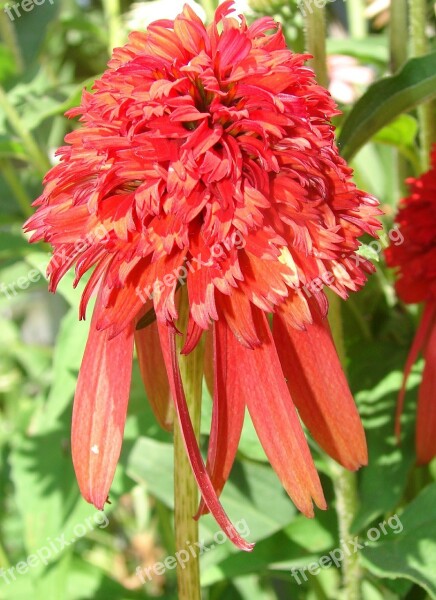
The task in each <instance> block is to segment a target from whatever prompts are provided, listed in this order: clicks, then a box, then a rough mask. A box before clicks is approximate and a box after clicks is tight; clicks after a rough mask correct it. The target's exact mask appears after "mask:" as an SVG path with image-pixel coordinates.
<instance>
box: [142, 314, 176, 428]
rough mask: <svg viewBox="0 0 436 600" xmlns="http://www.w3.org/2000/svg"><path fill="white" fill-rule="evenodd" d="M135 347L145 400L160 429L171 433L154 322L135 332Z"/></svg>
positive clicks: (164, 375) (167, 390) (164, 374)
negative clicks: (148, 403) (145, 394)
mask: <svg viewBox="0 0 436 600" xmlns="http://www.w3.org/2000/svg"><path fill="white" fill-rule="evenodd" d="M135 345H136V350H137V353H138V362H139V368H140V370H141V376H142V381H143V382H144V387H145V391H146V393H147V399H148V401H149V402H150V405H151V408H152V409H153V412H154V414H155V417H156V419H157V420H158V422H159V424H160V425H161V427H163V428H164V429H166V430H168V431H171V429H172V427H173V410H172V400H171V394H170V384H169V382H168V376H167V371H166V368H165V361H164V358H163V356H162V350H161V347H160V340H159V331H158V327H157V323H156V321H155V322H154V323H151V324H150V325H148V326H147V327H144V328H143V329H139V330H136V331H135Z"/></svg>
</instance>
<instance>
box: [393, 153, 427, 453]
mask: <svg viewBox="0 0 436 600" xmlns="http://www.w3.org/2000/svg"><path fill="white" fill-rule="evenodd" d="M431 162H432V164H431V167H430V170H429V171H428V172H427V173H425V174H424V175H421V177H419V178H418V179H410V180H409V181H408V183H409V184H410V195H409V196H408V197H407V198H404V199H403V200H402V202H401V204H400V210H399V212H398V215H397V217H396V219H395V221H396V222H397V223H398V226H399V228H400V230H401V233H402V235H403V237H404V243H403V244H401V245H391V246H390V247H389V248H387V249H386V261H387V264H388V265H389V266H390V267H396V268H397V269H398V279H397V282H396V290H397V293H398V295H399V297H400V298H401V299H402V300H403V301H404V302H407V303H410V304H415V303H421V302H423V303H424V304H425V307H424V313H423V316H422V318H421V322H420V325H419V327H418V331H417V332H416V336H415V339H414V341H413V344H412V348H411V350H410V353H409V356H408V359H407V363H406V367H405V370H404V379H403V385H402V388H401V391H400V395H399V401H398V408H397V422H396V430H397V435H399V433H400V417H401V413H402V410H403V404H404V395H405V391H406V383H407V379H408V377H409V375H410V371H411V369H412V366H413V364H414V363H415V361H416V359H417V357H418V355H419V353H420V352H422V353H423V355H424V359H425V368H424V373H423V378H422V383H421V385H420V388H419V394H418V410H417V421H416V453H417V459H418V462H419V463H420V464H425V463H427V462H429V461H430V460H431V459H432V458H433V457H434V456H436V147H435V148H434V149H433V151H432V156H431Z"/></svg>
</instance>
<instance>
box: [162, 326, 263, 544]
mask: <svg viewBox="0 0 436 600" xmlns="http://www.w3.org/2000/svg"><path fill="white" fill-rule="evenodd" d="M158 329H159V336H160V341H161V346H162V353H163V355H164V358H165V364H166V368H167V373H168V379H169V382H170V389H171V393H172V396H173V398H174V404H175V408H176V411H177V416H178V418H179V423H180V428H181V430H182V434H183V438H184V442H185V447H186V452H187V455H188V458H189V461H190V463H191V467H192V471H193V473H194V476H195V479H196V480H197V484H198V487H199V488H200V491H201V494H202V496H203V499H204V502H205V504H206V506H207V508H208V509H209V511H210V512H211V513H212V515H213V516H214V517H215V519H216V521H217V523H218V525H219V526H220V527H221V529H222V530H223V531H224V532H225V533H226V535H227V536H228V537H229V539H230V540H231V541H232V542H233V543H234V544H235V546H237V547H238V548H240V549H241V550H247V551H249V550H252V549H253V544H249V543H248V542H247V541H245V540H244V539H243V538H241V536H240V535H239V533H238V532H237V531H236V529H235V527H234V526H233V525H232V523H231V522H230V520H229V518H228V516H227V515H226V513H225V512H224V509H223V507H222V506H221V503H220V501H219V500H218V497H217V495H216V492H215V490H214V488H213V485H212V482H211V480H210V478H209V475H208V474H207V471H206V467H205V465H204V462H203V459H202V457H201V453H200V449H199V447H198V444H197V440H196V438H195V433H194V429H193V427H192V423H191V417H190V415H189V410H188V405H187V404H186V398H185V393H184V391H183V384H182V378H181V375H180V369H179V364H178V361H177V351H176V339H175V335H176V334H175V330H174V329H172V328H170V327H167V326H166V325H163V324H162V323H158Z"/></svg>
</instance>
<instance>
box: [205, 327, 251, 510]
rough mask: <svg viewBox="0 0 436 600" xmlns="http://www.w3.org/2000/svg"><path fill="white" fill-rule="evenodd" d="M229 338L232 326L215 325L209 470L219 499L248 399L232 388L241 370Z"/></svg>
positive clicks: (231, 461) (240, 431)
mask: <svg viewBox="0 0 436 600" xmlns="http://www.w3.org/2000/svg"><path fill="white" fill-rule="evenodd" d="M229 337H232V338H234V335H233V333H232V331H231V330H230V328H229V327H228V325H227V324H226V323H225V322H223V321H222V320H219V321H217V322H216V323H215V324H214V340H213V342H214V344H213V346H214V347H213V357H214V361H213V362H214V367H215V368H214V373H215V383H214V394H213V411H212V427H211V433H210V439H209V450H208V454H207V465H206V467H207V470H208V473H209V476H210V480H211V481H212V485H213V487H214V488H215V491H216V493H217V494H218V496H219V495H220V494H221V492H222V489H223V487H224V485H225V483H226V481H227V479H228V477H229V475H230V471H231V470H232V466H233V463H234V461H235V457H236V453H237V451H238V445H239V440H240V439H241V433H242V426H243V425H244V415H245V399H244V395H243V394H238V393H236V390H235V388H234V387H233V385H232V383H233V381H234V380H235V374H234V371H235V370H237V369H238V368H239V366H238V363H237V362H234V361H233V362H232V360H229V353H228V352H227V345H228V339H229ZM230 358H233V357H232V356H230ZM205 512H207V508H206V505H205V504H204V502H202V503H201V505H200V508H199V511H198V514H199V515H200V514H204V513H205Z"/></svg>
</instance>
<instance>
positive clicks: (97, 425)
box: [71, 305, 133, 509]
mask: <svg viewBox="0 0 436 600" xmlns="http://www.w3.org/2000/svg"><path fill="white" fill-rule="evenodd" d="M98 308H99V306H98V305H97V306H96V308H95V310H94V317H93V319H92V323H91V329H90V332H89V337H88V342H87V344H86V349H85V354H84V357H83V361H82V366H81V368H80V373H79V380H78V383H77V388H76V394H75V398H74V408H73V421H72V432H71V450H72V455H73V463H74V469H75V471H76V477H77V481H78V484H79V487H80V491H81V492H82V495H83V497H84V498H85V500H87V501H88V502H90V503H92V504H94V506H96V507H97V508H98V509H103V507H104V505H105V502H106V499H107V497H108V494H109V488H110V486H111V483H112V480H113V477H114V474H115V469H116V466H117V462H118V459H119V456H120V452H121V445H122V441H123V434H124V424H125V421H126V413H127V404H128V400H129V391H130V381H131V376H132V358H133V325H132V326H130V327H128V328H126V329H124V330H123V331H122V332H121V333H120V334H119V335H118V336H117V337H116V338H114V339H112V340H109V330H107V329H106V330H104V331H98V330H97V329H96V322H97V319H98Z"/></svg>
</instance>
